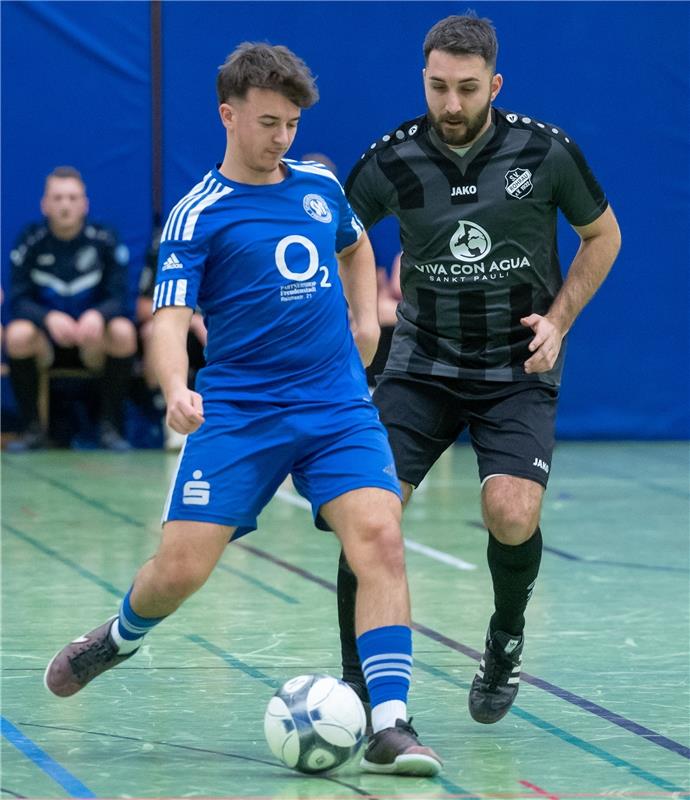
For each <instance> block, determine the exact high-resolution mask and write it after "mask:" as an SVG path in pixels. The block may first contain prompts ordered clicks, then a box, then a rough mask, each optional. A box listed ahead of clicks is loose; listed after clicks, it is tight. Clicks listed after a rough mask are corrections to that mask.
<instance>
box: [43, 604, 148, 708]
mask: <svg viewBox="0 0 690 800" xmlns="http://www.w3.org/2000/svg"><path fill="white" fill-rule="evenodd" d="M114 619H116V617H111V618H110V619H109V620H108V621H107V622H104V623H103V624H102V625H100V626H99V627H98V628H95V629H94V630H92V631H91V632H90V633H86V634H84V635H83V636H80V637H79V638H78V639H75V640H74V641H73V642H71V643H70V644H68V645H67V646H66V647H63V648H62V650H60V652H59V653H56V654H55V655H54V656H53V658H52V659H51V661H50V664H48V667H47V668H46V671H45V675H44V676H43V682H44V683H45V686H46V689H49V690H50V691H51V692H52V693H53V694H56V695H57V696H58V697H69V696H70V695H73V694H76V693H77V692H78V691H79V690H80V689H83V688H84V687H85V686H86V684H87V683H89V681H92V680H93V679H94V678H97V677H98V676H99V675H100V674H101V673H102V672H105V671H106V670H108V669H112V668H113V667H116V666H117V665H118V664H121V663H122V662H123V661H126V660H127V659H128V658H131V656H133V655H134V653H136V652H137V651H136V650H133V651H132V652H131V653H126V654H124V655H120V654H119V653H118V650H117V646H116V645H115V642H114V641H113V639H112V637H111V636H110V628H111V626H112V624H113V620H114Z"/></svg>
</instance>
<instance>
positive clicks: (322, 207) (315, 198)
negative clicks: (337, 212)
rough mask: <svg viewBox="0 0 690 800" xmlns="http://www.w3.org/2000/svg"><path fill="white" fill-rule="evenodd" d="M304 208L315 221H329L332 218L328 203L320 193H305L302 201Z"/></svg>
mask: <svg viewBox="0 0 690 800" xmlns="http://www.w3.org/2000/svg"><path fill="white" fill-rule="evenodd" d="M302 205H303V206H304V210H305V211H306V212H307V214H309V216H310V217H311V218H312V219H315V220H316V221H317V222H330V221H331V220H332V219H333V215H332V214H331V209H330V208H329V207H328V203H327V202H326V201H325V200H324V199H323V197H321V195H320V194H307V195H305V196H304V200H303V201H302Z"/></svg>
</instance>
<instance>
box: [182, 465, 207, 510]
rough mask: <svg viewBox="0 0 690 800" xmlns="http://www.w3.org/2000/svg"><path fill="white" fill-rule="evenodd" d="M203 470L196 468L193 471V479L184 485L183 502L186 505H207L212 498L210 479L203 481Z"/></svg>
mask: <svg viewBox="0 0 690 800" xmlns="http://www.w3.org/2000/svg"><path fill="white" fill-rule="evenodd" d="M203 474H204V473H203V472H202V471H201V470H200V469H195V470H194V472H192V478H194V480H193V481H187V482H186V483H185V485H184V486H183V487H182V504H183V505H185V506H207V505H208V501H209V500H210V499H211V484H210V483H209V482H208V481H201V480H199V478H201V477H203Z"/></svg>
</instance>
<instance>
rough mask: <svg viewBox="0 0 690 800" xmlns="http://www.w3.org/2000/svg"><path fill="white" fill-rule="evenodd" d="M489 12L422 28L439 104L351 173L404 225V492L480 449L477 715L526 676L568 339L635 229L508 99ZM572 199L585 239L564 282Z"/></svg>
mask: <svg viewBox="0 0 690 800" xmlns="http://www.w3.org/2000/svg"><path fill="white" fill-rule="evenodd" d="M497 51H498V45H497V41H496V34H495V31H494V28H493V26H492V24H491V23H490V21H489V20H486V19H478V18H477V17H476V16H475V15H474V14H472V13H468V14H467V15H465V16H452V17H448V18H446V19H443V20H441V21H440V22H438V23H437V24H436V25H434V26H433V27H432V29H431V30H430V31H429V33H428V34H427V37H426V39H425V41H424V58H425V69H424V90H425V95H426V101H427V112H426V114H424V115H422V116H420V117H416V118H413V119H411V120H408V121H406V122H403V123H401V124H400V125H399V126H397V128H395V129H394V130H393V131H390V132H389V133H387V134H386V135H384V136H383V137H382V138H380V139H379V140H377V141H376V142H375V143H374V144H372V145H371V146H370V148H369V149H368V150H367V151H366V153H365V154H364V155H363V156H362V158H361V159H360V161H359V162H358V164H357V166H356V167H355V168H354V169H353V171H352V173H351V174H350V176H349V179H348V181H347V184H346V187H345V188H346V193H347V195H348V199H349V201H350V204H351V205H352V207H353V208H354V210H355V211H356V212H357V214H358V216H359V217H360V219H361V220H362V222H363V223H364V225H365V226H366V227H367V228H369V227H371V226H372V225H374V224H375V223H376V222H378V221H379V220H380V219H382V218H383V217H385V216H387V215H389V214H392V215H394V216H396V217H397V218H398V220H399V222H400V229H401V239H402V244H403V253H402V258H401V264H402V266H401V288H402V300H401V302H400V305H399V306H398V311H397V318H398V320H397V324H396V328H395V333H394V336H393V343H392V346H391V351H390V355H389V358H388V361H387V364H386V367H385V370H384V372H383V375H382V376H380V378H379V381H378V385H377V388H376V391H375V393H374V401H375V403H376V405H377V406H378V408H379V411H380V415H381V419H382V421H383V423H384V424H385V425H386V427H387V429H388V434H389V438H390V441H391V446H392V448H393V453H394V455H395V460H396V467H397V471H398V476H399V477H400V480H401V484H402V489H403V496H404V501H405V502H407V501H408V500H409V498H410V495H411V494H412V491H413V489H414V488H415V487H416V486H418V485H419V483H420V482H421V481H422V479H423V478H424V476H425V475H426V473H427V472H428V471H429V469H430V468H431V466H432V465H433V464H434V462H435V461H436V460H437V459H438V457H439V456H440V455H441V453H442V452H443V451H444V450H446V449H447V448H448V447H449V446H450V445H452V444H453V443H454V442H455V441H456V440H457V438H458V436H459V435H460V433H461V432H462V431H463V430H464V429H465V428H468V429H469V434H470V439H471V442H472V445H473V447H474V450H475V452H476V455H477V461H478V466H479V477H480V480H481V503H482V513H483V518H484V523H485V525H486V528H487V530H488V563H489V568H490V572H491V577H492V580H493V589H494V598H495V611H494V614H493V616H492V617H491V619H490V621H489V626H488V631H487V636H486V642H485V652H484V657H483V659H482V660H481V662H480V666H479V669H478V671H477V674H476V676H475V678H474V680H473V682H472V686H471V689H470V694H469V709H470V714H471V715H472V717H473V718H474V719H475V720H476V721H477V722H482V723H492V722H497V721H498V720H500V719H501V718H502V717H503V716H504V715H505V714H506V713H507V712H508V710H509V709H510V707H511V705H512V703H513V701H514V699H515V696H516V694H517V691H518V687H519V681H520V667H521V659H522V651H523V645H524V633H523V631H524V627H525V618H524V612H525V609H526V606H527V602H528V600H529V598H530V596H531V594H532V591H533V588H534V585H535V581H536V579H537V573H538V571H539V563H540V560H541V552H542V536H541V531H540V528H539V519H540V512H541V504H542V498H543V494H544V490H545V488H546V484H547V481H548V476H549V470H550V464H551V455H552V451H553V446H554V430H555V417H556V405H557V401H558V389H559V385H560V377H561V372H562V368H563V357H564V354H565V337H566V334H567V333H568V331H569V330H570V328H571V326H572V324H573V322H574V321H575V319H576V317H577V316H578V314H579V313H580V311H581V310H582V309H583V308H584V306H585V305H586V304H587V302H588V301H589V300H590V299H591V297H592V296H593V294H594V292H595V291H596V290H597V289H598V287H599V286H600V285H601V283H602V281H603V280H604V278H605V277H606V275H607V273H608V272H609V270H610V268H611V266H612V264H613V262H614V260H615V258H616V256H617V254H618V250H619V248H620V232H619V229H618V224H617V223H616V219H615V217H614V215H613V212H612V210H611V208H610V206H609V204H608V201H607V200H606V197H605V195H604V193H603V191H602V189H601V188H600V186H599V184H598V182H597V181H596V179H595V177H594V175H593V174H592V172H591V170H590V168H589V167H588V165H587V163H586V161H585V159H584V157H583V155H582V153H581V152H580V150H579V148H578V147H577V145H576V144H575V143H574V142H573V140H572V139H571V137H570V136H569V135H567V134H566V133H565V132H564V131H563V130H562V129H561V128H560V127H558V126H555V125H552V124H546V123H543V122H540V121H537V120H535V119H532V118H531V117H528V116H525V115H523V114H517V113H514V112H510V111H504V110H502V109H498V108H495V107H494V106H493V101H494V100H495V99H496V96H497V95H498V93H499V91H500V89H501V85H502V82H503V81H502V77H501V75H500V74H498V73H496V55H497ZM558 209H560V210H561V212H562V213H563V214H564V216H565V217H566V219H567V220H568V222H569V223H570V224H571V225H572V227H573V228H574V230H575V231H576V232H577V234H578V235H579V237H580V246H579V249H578V251H577V254H576V256H575V258H574V260H573V262H572V263H571V264H570V267H569V269H568V271H567V277H566V278H565V279H564V278H563V275H562V271H561V266H560V264H559V261H558V248H557V242H556V220H557V212H558ZM354 591H355V579H354V577H353V576H352V573H351V572H350V570H349V568H348V565H347V563H346V562H345V561H344V559H343V558H342V556H341V562H340V569H339V574H338V610H339V617H340V627H341V643H342V651H343V677H344V679H345V680H346V681H348V682H349V683H351V684H352V685H353V686H354V687H355V688H356V689H357V690H358V691H359V692H360V694H361V695H362V696H363V699H365V700H366V695H365V693H364V691H362V687H363V686H364V681H363V679H362V677H361V672H360V667H359V663H358V660H357V651H356V649H355V646H354V626H353V621H352V613H353V612H352V610H353V608H354Z"/></svg>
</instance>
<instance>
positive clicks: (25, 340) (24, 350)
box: [5, 319, 39, 358]
mask: <svg viewBox="0 0 690 800" xmlns="http://www.w3.org/2000/svg"><path fill="white" fill-rule="evenodd" d="M38 341H39V330H38V328H37V327H36V326H35V325H34V323H33V322H30V321H29V320H28V319H16V320H14V321H13V322H10V324H9V325H8V326H7V330H6V331H5V348H6V350H7V354H8V355H9V356H10V358H31V356H35V355H37V354H38V352H37V351H38Z"/></svg>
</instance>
